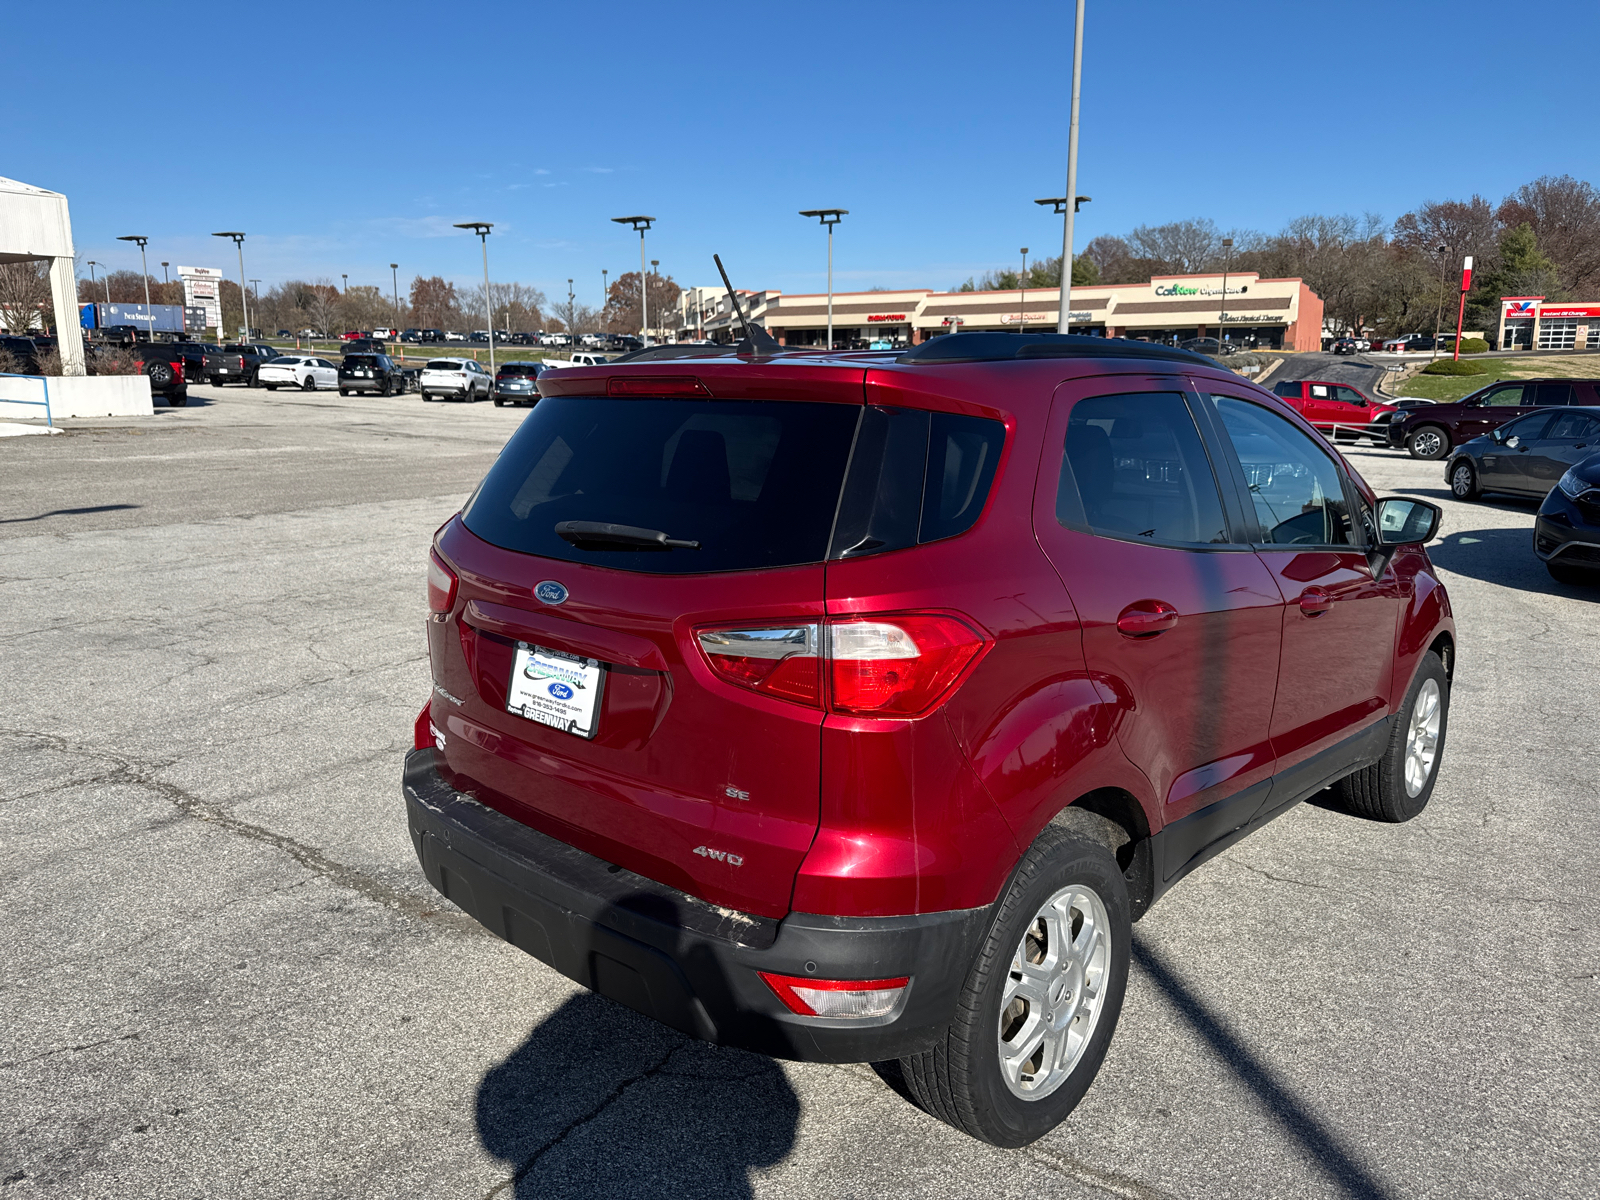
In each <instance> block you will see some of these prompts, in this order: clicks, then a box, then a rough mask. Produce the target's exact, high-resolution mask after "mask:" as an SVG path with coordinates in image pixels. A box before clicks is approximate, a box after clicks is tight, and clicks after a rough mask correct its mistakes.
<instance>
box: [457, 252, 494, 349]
mask: <svg viewBox="0 0 1600 1200" xmlns="http://www.w3.org/2000/svg"><path fill="white" fill-rule="evenodd" d="M456 228H457V229H470V230H472V232H473V233H475V234H477V235H478V239H479V240H480V241H481V242H483V315H484V317H485V318H487V319H488V322H489V374H491V375H493V374H494V306H493V304H491V303H490V301H489V230H491V229H493V228H494V222H493V221H463V222H461V223H460V224H458V225H457V226H456Z"/></svg>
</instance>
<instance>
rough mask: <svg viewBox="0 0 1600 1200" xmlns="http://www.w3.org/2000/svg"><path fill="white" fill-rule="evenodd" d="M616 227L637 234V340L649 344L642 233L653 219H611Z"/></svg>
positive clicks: (648, 303) (647, 293) (648, 298)
mask: <svg viewBox="0 0 1600 1200" xmlns="http://www.w3.org/2000/svg"><path fill="white" fill-rule="evenodd" d="M611 219H612V220H613V221H615V222H616V223H617V224H618V225H632V226H633V227H634V229H636V230H637V231H638V233H639V324H640V326H641V328H640V330H639V340H640V341H642V342H644V344H645V345H647V346H648V345H649V344H650V293H649V289H648V288H647V287H646V286H645V285H646V284H647V283H648V282H649V280H647V279H646V278H645V274H644V231H645V230H647V229H649V228H650V226H651V225H653V224H655V220H656V219H655V218H654V217H612V218H611Z"/></svg>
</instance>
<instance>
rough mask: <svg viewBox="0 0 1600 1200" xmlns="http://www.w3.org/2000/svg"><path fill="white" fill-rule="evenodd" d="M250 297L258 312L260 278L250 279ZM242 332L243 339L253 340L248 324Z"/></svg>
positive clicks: (259, 308)
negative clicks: (243, 334)
mask: <svg viewBox="0 0 1600 1200" xmlns="http://www.w3.org/2000/svg"><path fill="white" fill-rule="evenodd" d="M250 299H252V300H254V301H255V304H256V312H258V313H259V312H260V311H261V280H259V279H252V280H251V281H250ZM256 319H257V320H260V319H261V318H260V317H257V318H256ZM244 333H245V337H244V340H245V341H247V342H253V341H255V338H253V337H251V336H250V329H249V327H248V326H246V327H245V331H244Z"/></svg>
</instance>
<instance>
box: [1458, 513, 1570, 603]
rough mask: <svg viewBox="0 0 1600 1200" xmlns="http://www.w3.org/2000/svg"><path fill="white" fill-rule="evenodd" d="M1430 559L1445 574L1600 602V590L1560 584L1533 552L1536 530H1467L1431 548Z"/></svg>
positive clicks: (1526, 590)
mask: <svg viewBox="0 0 1600 1200" xmlns="http://www.w3.org/2000/svg"><path fill="white" fill-rule="evenodd" d="M1428 557H1429V558H1431V559H1433V561H1434V563H1435V565H1437V566H1439V567H1440V568H1442V569H1443V570H1446V571H1451V572H1454V573H1455V574H1457V575H1465V576H1467V577H1469V578H1471V579H1481V580H1483V581H1484V582H1485V583H1497V584H1499V585H1500V586H1501V587H1510V588H1516V589H1517V590H1518V591H1523V592H1538V593H1542V594H1544V595H1547V596H1579V597H1583V596H1587V597H1590V598H1600V588H1596V587H1584V586H1581V585H1573V584H1566V583H1557V582H1556V581H1555V580H1554V579H1552V578H1550V572H1549V571H1547V570H1546V569H1545V565H1544V563H1543V562H1541V561H1540V560H1539V557H1538V555H1536V554H1534V552H1533V528H1532V524H1531V522H1530V524H1529V527H1528V528H1526V529H1465V530H1462V531H1461V532H1460V533H1456V532H1450V533H1447V534H1445V536H1444V537H1442V538H1440V539H1439V540H1438V541H1437V542H1433V543H1432V544H1430V545H1429V546H1428Z"/></svg>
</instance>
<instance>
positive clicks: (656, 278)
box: [557, 271, 683, 333]
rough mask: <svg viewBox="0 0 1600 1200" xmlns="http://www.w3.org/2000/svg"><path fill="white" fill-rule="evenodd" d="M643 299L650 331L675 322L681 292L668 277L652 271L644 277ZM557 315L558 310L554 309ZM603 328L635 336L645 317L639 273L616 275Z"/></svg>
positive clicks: (606, 307)
mask: <svg viewBox="0 0 1600 1200" xmlns="http://www.w3.org/2000/svg"><path fill="white" fill-rule="evenodd" d="M645 287H646V289H647V290H646V297H647V298H648V300H649V302H650V321H651V328H653V329H665V328H668V327H669V326H672V325H673V324H674V323H675V322H676V321H677V312H678V300H679V297H680V296H682V295H683V289H682V288H681V287H679V286H678V285H677V284H676V283H675V282H673V279H672V276H670V275H657V274H656V273H654V272H651V273H650V274H648V275H646V276H645ZM557 311H558V312H559V311H560V309H559V307H558V308H557ZM605 317H606V322H605V327H606V328H607V329H609V330H611V331H612V332H614V333H638V332H639V329H640V327H641V326H642V324H643V321H644V317H643V314H641V313H640V311H639V272H637V271H629V272H628V273H627V274H625V275H619V276H617V278H616V280H615V281H614V282H613V283H612V284H611V289H610V293H609V294H608V295H607V296H606V306H605Z"/></svg>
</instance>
